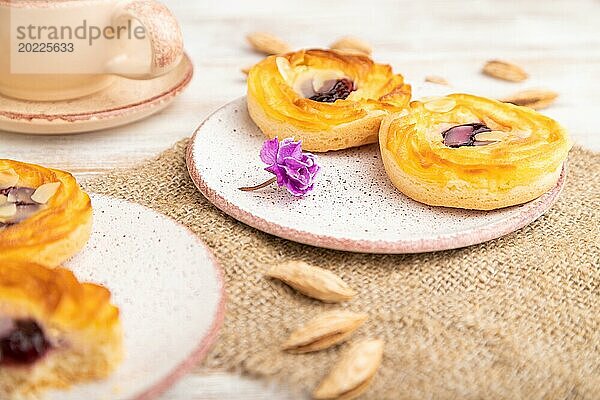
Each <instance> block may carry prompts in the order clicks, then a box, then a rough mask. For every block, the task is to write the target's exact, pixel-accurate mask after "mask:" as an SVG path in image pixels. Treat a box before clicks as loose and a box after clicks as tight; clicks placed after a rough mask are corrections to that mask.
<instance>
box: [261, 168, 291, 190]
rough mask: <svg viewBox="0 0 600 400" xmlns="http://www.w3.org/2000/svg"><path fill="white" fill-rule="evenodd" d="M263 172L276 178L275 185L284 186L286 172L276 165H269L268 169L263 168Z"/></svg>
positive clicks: (286, 179)
mask: <svg viewBox="0 0 600 400" xmlns="http://www.w3.org/2000/svg"><path fill="white" fill-rule="evenodd" d="M265 171H268V172H270V173H272V174H273V175H275V176H276V177H277V184H278V185H279V186H283V185H285V183H286V182H287V181H288V177H287V172H286V170H285V169H284V168H281V167H279V166H278V165H271V166H270V167H267V168H265Z"/></svg>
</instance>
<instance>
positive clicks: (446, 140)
mask: <svg viewBox="0 0 600 400" xmlns="http://www.w3.org/2000/svg"><path fill="white" fill-rule="evenodd" d="M379 140H380V146H381V154H382V158H383V163H384V165H385V169H386V171H387V174H388V176H389V177H390V179H391V180H392V182H393V183H394V185H395V186H396V187H397V188H398V189H399V190H400V191H401V192H402V193H404V194H405V195H407V196H409V197H411V198H413V199H414V200H417V201H419V202H421V203H425V204H429V205H433V206H446V207H456V208H466V209H476V210H492V209H496V208H502V207H508V206H512V205H517V204H522V203H526V202H528V201H530V200H533V199H536V198H537V197H539V196H541V195H542V194H544V193H546V192H547V191H548V190H550V189H551V188H552V187H554V186H555V185H556V183H557V181H558V179H559V177H560V175H561V172H562V169H563V164H564V162H565V161H566V159H567V155H568V153H569V150H570V149H571V146H572V144H571V141H570V139H569V136H568V134H567V132H566V131H565V129H564V128H563V127H561V126H560V125H559V124H558V123H557V122H556V121H554V120H552V119H550V118H548V117H545V116H543V115H541V114H538V113H537V112H535V111H533V110H532V109H529V108H526V107H519V106H514V105H512V104H506V103H501V102H498V101H496V100H490V99H486V98H482V97H477V96H471V95H467V94H452V95H449V96H447V97H442V98H430V99H424V100H421V101H414V102H412V103H411V112H410V114H409V115H390V116H389V117H387V118H385V119H384V121H383V122H382V124H381V129H380V134H379Z"/></svg>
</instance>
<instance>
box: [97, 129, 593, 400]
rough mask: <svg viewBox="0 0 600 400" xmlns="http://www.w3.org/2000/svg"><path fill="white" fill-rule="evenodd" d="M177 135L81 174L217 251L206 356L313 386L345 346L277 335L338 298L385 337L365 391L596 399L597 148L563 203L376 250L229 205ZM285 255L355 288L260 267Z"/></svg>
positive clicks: (576, 168) (575, 165)
mask: <svg viewBox="0 0 600 400" xmlns="http://www.w3.org/2000/svg"><path fill="white" fill-rule="evenodd" d="M186 144H187V142H186V141H182V142H179V143H178V144H176V145H175V146H174V147H173V148H172V149H171V150H168V151H166V152H165V153H164V154H162V155H161V156H160V157H158V158H157V159H155V160H152V161H149V162H147V163H145V164H143V165H141V166H139V167H137V168H134V169H130V170H126V171H119V172H116V173H113V174H111V175H108V176H103V177H100V178H95V179H93V180H91V181H88V182H86V184H85V186H86V188H87V189H88V190H90V191H94V192H98V193H104V194H109V195H114V196H116V197H119V198H123V199H127V200H131V201H134V202H138V203H141V204H144V205H146V206H149V207H151V208H153V209H155V210H158V211H160V212H162V213H164V214H167V215H169V216H171V217H173V218H175V219H176V220H178V221H180V222H182V223H183V224H185V225H187V226H189V227H190V228H191V229H192V230H193V231H194V232H196V233H197V234H198V235H199V236H200V237H201V238H202V239H203V240H204V241H205V242H206V243H207V244H208V245H209V246H210V247H211V248H212V249H213V251H214V253H215V255H216V257H217V259H218V260H219V262H220V263H221V265H222V266H223V268H224V270H225V279H226V286H227V294H228V306H227V315H226V322H225V325H224V327H223V330H222V332H221V336H220V339H219V341H218V343H217V344H216V346H215V347H214V349H213V351H212V352H211V354H210V356H209V357H208V359H207V360H206V362H205V363H204V365H203V366H201V367H202V368H211V369H218V370H229V371H240V372H242V373H246V374H250V375H253V376H259V377H263V378H265V379H273V380H276V381H280V382H282V383H284V384H286V385H289V386H290V387H291V388H296V389H297V390H299V391H300V392H303V391H305V392H308V391H310V390H312V388H313V387H314V386H315V385H316V384H317V383H318V381H319V380H320V379H321V378H322V377H323V376H324V374H325V373H326V372H327V371H328V369H329V368H330V367H331V366H332V364H333V363H334V362H335V360H336V359H337V358H338V356H339V355H340V354H341V352H343V351H344V350H345V349H346V348H347V345H341V346H338V347H336V348H333V349H330V350H328V351H323V352H319V353H315V354H308V355H289V354H286V353H283V352H281V351H280V350H279V348H278V347H279V344H280V343H281V342H282V341H283V340H284V339H285V338H286V336H287V335H288V334H289V333H290V330H291V329H292V328H294V327H295V326H297V325H298V323H299V322H301V321H303V320H306V319H308V318H311V317H312V316H314V315H315V314H317V313H318V312H319V311H322V310H326V309H335V308H336V307H347V308H349V309H352V310H356V311H364V312H367V313H368V314H369V315H370V319H369V321H368V322H367V324H366V325H365V326H364V327H363V328H361V329H360V330H359V331H358V332H357V334H356V335H355V336H354V338H360V337H380V338H383V339H385V341H386V347H385V359H384V363H383V365H382V367H381V369H380V370H379V372H378V374H377V377H376V380H375V381H374V384H373V386H372V388H371V389H370V390H369V391H368V392H367V393H366V394H365V395H364V396H363V398H366V399H542V398H543V399H600V287H599V284H600V261H599V260H600V228H599V226H600V154H595V153H591V152H587V151H584V150H581V149H575V150H574V151H573V152H572V155H571V161H570V173H569V178H568V183H567V186H566V189H565V191H564V192H563V194H562V197H561V198H560V200H559V201H558V203H557V204H556V205H555V206H554V207H553V208H552V209H551V210H550V211H549V212H548V213H547V214H546V216H544V217H542V218H540V219H539V220H538V221H536V222H535V223H533V224H531V225H529V226H528V227H526V228H524V229H522V230H520V231H518V232H516V233H514V234H511V235H509V236H507V237H505V238H503V239H499V240H495V241H493V242H489V243H486V244H482V245H478V246H473V247H469V248H466V249H461V250H456V251H446V252H439V253H430V254H420V255H400V256H379V255H368V254H352V253H344V252H337V251H330V250H324V249H319V248H314V247H310V246H305V245H301V244H297V243H293V242H289V241H286V240H283V239H279V238H276V237H273V236H270V235H268V234H265V233H262V232H259V231H256V230H254V229H252V228H250V227H248V226H245V225H243V224H241V223H239V222H237V221H235V220H234V219H232V218H230V217H228V216H226V215H225V214H223V213H222V212H220V211H219V210H217V209H216V208H215V207H213V206H212V205H211V204H210V203H209V202H208V201H207V200H206V199H205V198H204V197H203V196H202V195H201V194H200V193H199V192H198V191H197V190H196V188H195V187H194V184H193V183H192V181H191V180H190V178H189V176H188V174H187V171H186V168H185V162H184V150H185V147H186ZM292 259H297V260H305V261H308V262H310V263H313V264H315V265H317V266H321V267H324V268H328V269H331V270H333V271H335V272H336V273H338V274H339V275H340V276H342V277H343V279H345V280H346V281H347V282H348V283H349V284H350V285H351V286H352V287H353V288H355V289H357V291H358V292H359V295H358V296H357V298H356V299H355V300H354V301H351V302H349V303H347V304H343V305H341V306H335V305H324V304H322V303H319V302H317V301H313V300H310V299H308V298H306V297H303V296H302V295H299V294H297V293H296V292H294V291H293V290H291V289H290V288H288V287H286V286H285V285H283V284H281V283H279V282H276V281H272V280H270V279H267V278H265V277H264V276H263V273H264V271H265V270H266V269H267V268H268V267H269V266H271V265H272V264H275V263H278V262H281V261H285V260H292ZM198 306H199V307H201V306H202V305H201V304H199V305H198Z"/></svg>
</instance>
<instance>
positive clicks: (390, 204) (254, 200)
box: [187, 98, 566, 254]
mask: <svg viewBox="0 0 600 400" xmlns="http://www.w3.org/2000/svg"><path fill="white" fill-rule="evenodd" d="M264 140H265V137H264V136H263V134H262V133H261V132H260V130H259V129H258V127H257V126H256V125H255V124H254V123H253V122H252V120H251V119H250V116H249V115H248V111H247V108H246V100H245V98H240V99H238V100H235V101H234V102H232V103H229V104H228V105H226V106H224V107H223V108H221V109H219V110H218V111H216V112H215V113H214V114H213V115H212V116H210V117H209V118H208V119H207V120H206V121H205V122H204V123H203V124H202V126H200V128H198V130H197V131H196V133H195V135H194V137H193V139H192V141H191V143H190V146H189V148H188V154H187V165H188V170H189V172H190V175H191V177H192V179H193V180H194V182H195V183H196V186H197V187H198V188H199V189H200V191H201V192H202V193H203V194H204V196H206V197H207V198H208V199H209V200H210V201H211V202H212V203H213V204H215V205H216V206H217V207H218V208H220V209H221V210H223V211H224V212H225V213H227V214H229V215H231V216H232V217H234V218H236V219H238V220H239V221H241V222H244V223H246V224H248V225H250V226H253V227H254V228H256V229H260V230H262V231H265V232H267V233H270V234H273V235H276V236H280V237H282V238H285V239H289V240H294V241H297V242H301V243H305V244H310V245H314V246H319V247H325V248H331V249H336V250H345V251H355V252H367V253H391V254H397V253H418V252H428V251H437V250H447V249H454V248H460V247H465V246H470V245H473V244H477V243H482V242H485V241H488V240H492V239H495V238H498V237H501V236H504V235H506V234H508V233H511V232H513V231H515V230H517V229H520V228H522V227H524V226H526V225H527V224H529V223H531V222H532V221H534V220H536V219H537V218H539V217H540V216H541V215H542V214H543V213H544V212H546V211H547V210H548V209H549V208H550V207H551V206H552V204H553V203H554V202H555V200H556V199H557V197H558V195H559V194H560V192H561V190H562V188H563V186H564V183H565V175H566V169H565V170H563V174H562V175H561V178H560V181H559V182H558V185H557V186H556V187H555V188H554V189H553V190H552V191H550V192H549V193H546V194H545V195H543V196H542V197H540V198H539V199H537V200H535V201H532V202H530V203H527V204H523V205H520V206H515V207H509V208H504V209H501V210H496V211H468V210H458V209H449V208H442V207H430V206H426V205H424V204H421V203H417V202H415V201H413V200H411V199H409V198H408V197H406V196H404V195H403V194H402V193H400V192H399V191H398V190H397V189H396V188H395V187H394V186H393V185H392V183H391V182H390V181H389V179H388V178H387V175H386V173H385V170H384V168H383V164H382V161H381V157H380V154H379V148H378V146H377V145H370V146H363V147H360V148H356V149H350V150H344V151H338V152H333V153H327V154H321V155H319V156H318V157H319V163H320V164H321V166H322V173H321V176H320V178H319V182H318V184H317V186H316V188H315V190H314V192H312V193H311V194H310V195H308V196H306V197H304V198H293V197H292V196H290V195H289V194H288V193H287V192H286V191H285V189H279V188H277V186H276V185H273V186H271V187H268V188H266V189H262V190H260V191H256V192H242V191H240V190H238V188H239V187H242V186H253V185H256V184H259V183H261V182H264V181H266V180H267V179H269V178H270V177H272V175H269V174H268V173H267V172H266V171H264V170H263V168H264V165H263V164H262V162H261V161H260V159H259V151H260V148H261V146H262V143H263V141H264Z"/></svg>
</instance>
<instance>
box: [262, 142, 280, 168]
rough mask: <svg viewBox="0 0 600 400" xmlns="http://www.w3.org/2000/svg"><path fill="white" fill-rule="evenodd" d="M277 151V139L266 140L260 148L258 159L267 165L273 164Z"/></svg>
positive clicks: (275, 161) (275, 160)
mask: <svg viewBox="0 0 600 400" xmlns="http://www.w3.org/2000/svg"><path fill="white" fill-rule="evenodd" d="M278 151H279V139H277V138H275V139H272V140H267V141H265V143H263V146H262V149H261V150H260V159H261V160H262V162H264V163H265V164H267V165H274V164H276V163H277V153H278Z"/></svg>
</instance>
